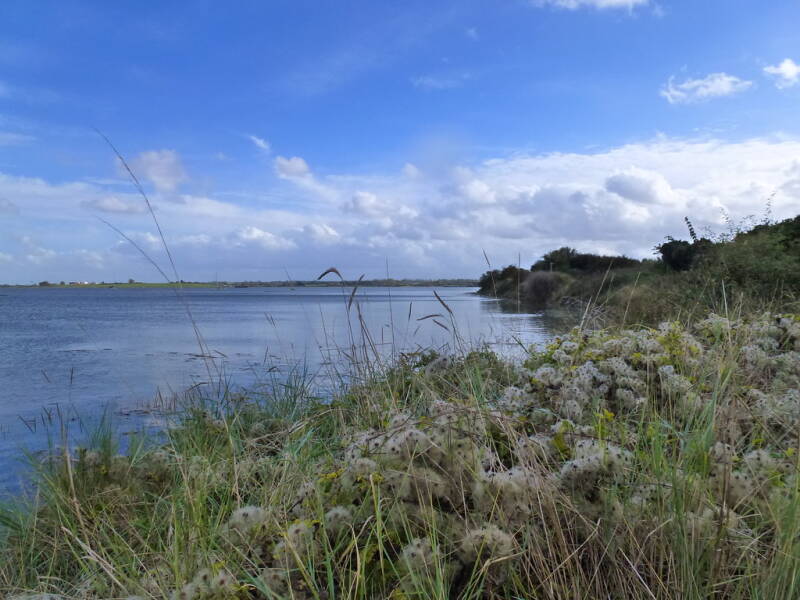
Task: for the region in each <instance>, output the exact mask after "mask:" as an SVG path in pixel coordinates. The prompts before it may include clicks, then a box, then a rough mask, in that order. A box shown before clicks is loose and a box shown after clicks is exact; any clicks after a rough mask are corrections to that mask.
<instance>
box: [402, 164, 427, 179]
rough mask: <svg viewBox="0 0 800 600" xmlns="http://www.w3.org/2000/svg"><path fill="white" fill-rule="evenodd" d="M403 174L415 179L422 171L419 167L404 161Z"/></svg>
mask: <svg viewBox="0 0 800 600" xmlns="http://www.w3.org/2000/svg"><path fill="white" fill-rule="evenodd" d="M403 175H405V176H406V177H408V178H410V179H416V178H417V177H419V176H420V175H422V171H420V170H419V167H417V166H416V165H414V164H412V163H406V164H404V165H403Z"/></svg>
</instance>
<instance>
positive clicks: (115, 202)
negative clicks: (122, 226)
mask: <svg viewBox="0 0 800 600" xmlns="http://www.w3.org/2000/svg"><path fill="white" fill-rule="evenodd" d="M81 206H83V207H84V208H87V209H89V210H96V211H100V212H105V213H112V214H122V215H140V214H143V213H145V212H147V206H145V204H144V200H142V199H141V198H139V199H133V200H123V199H121V198H118V197H117V196H102V197H98V198H92V199H90V200H84V201H83V202H81Z"/></svg>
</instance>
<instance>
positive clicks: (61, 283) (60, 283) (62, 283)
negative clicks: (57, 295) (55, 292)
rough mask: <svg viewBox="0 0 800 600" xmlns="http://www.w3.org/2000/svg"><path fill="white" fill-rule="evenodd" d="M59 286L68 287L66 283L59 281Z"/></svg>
mask: <svg viewBox="0 0 800 600" xmlns="http://www.w3.org/2000/svg"><path fill="white" fill-rule="evenodd" d="M58 285H67V284H66V283H64V282H63V281H59V282H58Z"/></svg>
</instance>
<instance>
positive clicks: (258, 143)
mask: <svg viewBox="0 0 800 600" xmlns="http://www.w3.org/2000/svg"><path fill="white" fill-rule="evenodd" d="M247 139H249V140H250V141H251V142H253V144H254V145H255V147H256V148H258V149H259V150H263V151H264V152H270V151H271V150H272V146H270V145H269V142H268V141H267V140H265V139H264V138H260V137H258V136H257V135H248V136H247Z"/></svg>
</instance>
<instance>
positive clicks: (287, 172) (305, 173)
mask: <svg viewBox="0 0 800 600" xmlns="http://www.w3.org/2000/svg"><path fill="white" fill-rule="evenodd" d="M275 172H276V173H277V174H278V177H281V178H283V179H295V178H302V177H310V176H311V168H310V167H309V166H308V163H307V162H306V161H305V160H303V159H302V158H300V157H299V156H292V157H291V158H285V157H283V156H278V157H277V158H276V159H275Z"/></svg>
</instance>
